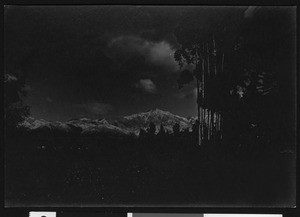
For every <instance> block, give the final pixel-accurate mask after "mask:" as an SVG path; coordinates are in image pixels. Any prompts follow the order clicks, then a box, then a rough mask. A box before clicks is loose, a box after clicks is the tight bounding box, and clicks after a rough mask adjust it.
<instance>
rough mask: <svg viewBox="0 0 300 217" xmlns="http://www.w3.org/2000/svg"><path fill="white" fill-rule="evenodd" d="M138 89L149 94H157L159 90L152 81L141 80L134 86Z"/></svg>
mask: <svg viewBox="0 0 300 217" xmlns="http://www.w3.org/2000/svg"><path fill="white" fill-rule="evenodd" d="M134 86H135V87H136V88H139V89H142V90H144V91H145V92H147V93H156V92H157V88H156V85H155V84H154V83H153V81H152V80H151V79H141V80H139V82H138V83H135V85H134Z"/></svg>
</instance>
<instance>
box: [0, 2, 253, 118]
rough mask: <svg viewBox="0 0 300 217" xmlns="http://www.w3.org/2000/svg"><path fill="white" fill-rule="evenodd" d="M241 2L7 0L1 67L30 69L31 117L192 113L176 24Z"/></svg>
mask: <svg viewBox="0 0 300 217" xmlns="http://www.w3.org/2000/svg"><path fill="white" fill-rule="evenodd" d="M246 9H247V7H175V6H173V7H170V6H168V7H166V6H164V7H149V6H147V7H142V6H140V7H138V6H60V7H58V6H6V8H5V70H6V73H11V74H13V73H16V72H21V73H28V76H27V82H26V89H27V90H28V95H27V97H26V98H25V102H26V103H27V104H28V105H29V106H30V107H31V114H32V116H34V117H35V118H43V119H47V120H53V121H55V120H58V121H66V120H68V119H71V118H78V117H91V118H101V117H106V116H108V117H111V116H119V115H127V114H132V113H137V112H142V111H148V110H150V109H155V108H160V109H162V110H167V111H170V112H172V113H175V114H178V115H181V116H194V115H196V102H195V96H194V87H195V86H194V84H191V85H189V86H186V87H185V88H184V89H182V90H179V89H178V86H177V82H176V80H177V79H178V73H179V67H178V65H177V63H176V62H175V61H174V59H173V54H174V51H175V50H176V48H178V46H179V44H178V42H177V39H176V37H175V35H174V30H175V28H176V27H178V25H190V26H198V27H199V26H201V27H202V26H209V25H215V24H216V23H218V22H221V21H222V20H223V19H225V18H227V17H228V16H231V15H232V14H239V13H242V14H244V12H245V11H246Z"/></svg>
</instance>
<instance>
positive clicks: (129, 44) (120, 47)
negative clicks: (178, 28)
mask: <svg viewBox="0 0 300 217" xmlns="http://www.w3.org/2000/svg"><path fill="white" fill-rule="evenodd" d="M108 47H109V49H110V50H111V52H112V53H115V55H123V56H126V57H129V56H131V55H136V54H139V55H141V56H143V57H144V58H145V62H146V63H148V64H150V65H156V66H158V67H160V68H162V69H164V70H161V71H162V72H175V71H177V70H179V66H178V64H177V63H176V61H175V60H174V52H175V49H174V48H173V47H172V46H171V45H170V43H169V42H167V41H165V40H162V41H155V42H154V41H151V40H146V39H143V38H141V37H139V36H134V35H123V36H118V37H115V38H113V39H112V40H111V41H110V42H109V43H108ZM116 53H117V54H116Z"/></svg>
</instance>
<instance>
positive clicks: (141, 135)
mask: <svg viewBox="0 0 300 217" xmlns="http://www.w3.org/2000/svg"><path fill="white" fill-rule="evenodd" d="M146 133H147V132H146V131H145V130H144V129H142V128H141V129H140V133H139V138H141V139H142V138H144V137H145V136H146Z"/></svg>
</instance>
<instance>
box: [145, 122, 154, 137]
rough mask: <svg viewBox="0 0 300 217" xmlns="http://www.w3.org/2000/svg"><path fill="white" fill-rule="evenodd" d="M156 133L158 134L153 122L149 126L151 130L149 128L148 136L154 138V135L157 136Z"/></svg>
mask: <svg viewBox="0 0 300 217" xmlns="http://www.w3.org/2000/svg"><path fill="white" fill-rule="evenodd" d="M155 132H156V126H155V124H154V123H153V122H151V123H150V124H149V128H148V130H147V133H148V135H150V136H154V135H155Z"/></svg>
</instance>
